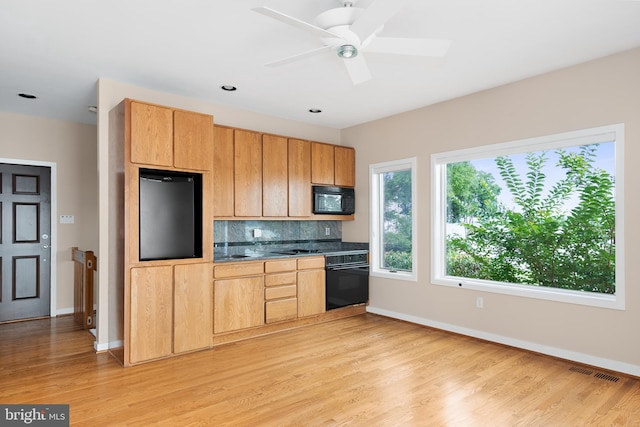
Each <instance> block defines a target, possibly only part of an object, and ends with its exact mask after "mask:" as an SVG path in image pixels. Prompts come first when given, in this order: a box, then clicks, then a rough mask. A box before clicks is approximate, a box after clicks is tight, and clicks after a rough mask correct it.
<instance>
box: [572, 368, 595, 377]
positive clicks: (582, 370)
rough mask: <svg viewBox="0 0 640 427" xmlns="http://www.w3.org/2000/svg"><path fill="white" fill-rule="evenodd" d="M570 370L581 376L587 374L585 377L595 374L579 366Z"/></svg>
mask: <svg viewBox="0 0 640 427" xmlns="http://www.w3.org/2000/svg"><path fill="white" fill-rule="evenodd" d="M569 370H570V371H573V372H577V373H579V374H585V375H591V374H593V371H590V370H588V369H585V368H579V367H577V366H572V367H570V368H569Z"/></svg>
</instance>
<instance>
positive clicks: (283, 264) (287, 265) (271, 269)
mask: <svg viewBox="0 0 640 427" xmlns="http://www.w3.org/2000/svg"><path fill="white" fill-rule="evenodd" d="M296 268H297V265H296V260H295V258H292V259H279V260H276V261H265V263H264V271H265V273H279V272H281V271H295V270H296Z"/></svg>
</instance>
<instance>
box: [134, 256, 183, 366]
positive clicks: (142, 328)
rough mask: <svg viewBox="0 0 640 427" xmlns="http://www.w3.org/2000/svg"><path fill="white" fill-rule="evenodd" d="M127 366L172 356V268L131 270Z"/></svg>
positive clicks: (160, 267)
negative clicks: (128, 363)
mask: <svg viewBox="0 0 640 427" xmlns="http://www.w3.org/2000/svg"><path fill="white" fill-rule="evenodd" d="M130 301H131V305H130V309H131V317H130V319H131V321H130V330H129V334H130V336H129V342H130V346H129V362H130V363H138V362H142V361H145V360H151V359H157V358H159V357H165V356H169V355H170V354H171V349H172V343H171V338H172V337H171V335H172V329H173V325H172V321H173V316H172V311H173V267H172V266H170V265H167V266H159V267H140V268H137V267H136V268H132V269H131V299H130Z"/></svg>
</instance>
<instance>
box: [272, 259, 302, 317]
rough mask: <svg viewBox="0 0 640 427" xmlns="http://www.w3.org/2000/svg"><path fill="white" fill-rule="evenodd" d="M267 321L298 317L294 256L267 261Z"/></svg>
mask: <svg viewBox="0 0 640 427" xmlns="http://www.w3.org/2000/svg"><path fill="white" fill-rule="evenodd" d="M264 267H265V273H267V274H266V275H265V278H264V279H265V289H264V299H265V303H264V305H265V323H273V322H279V321H283V320H290V319H295V318H297V317H298V300H297V285H296V284H297V274H296V269H297V262H296V260H295V259H294V258H291V259H282V260H274V261H266V262H265V263H264Z"/></svg>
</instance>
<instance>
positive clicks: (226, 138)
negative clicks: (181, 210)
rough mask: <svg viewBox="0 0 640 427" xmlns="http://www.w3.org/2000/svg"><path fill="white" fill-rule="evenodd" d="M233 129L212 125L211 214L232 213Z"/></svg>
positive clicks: (230, 214) (229, 214) (226, 214)
mask: <svg viewBox="0 0 640 427" xmlns="http://www.w3.org/2000/svg"><path fill="white" fill-rule="evenodd" d="M233 156H234V154H233V129H231V128H225V127H220V126H214V134H213V216H233V215H234V197H233V193H234V187H233Z"/></svg>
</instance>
